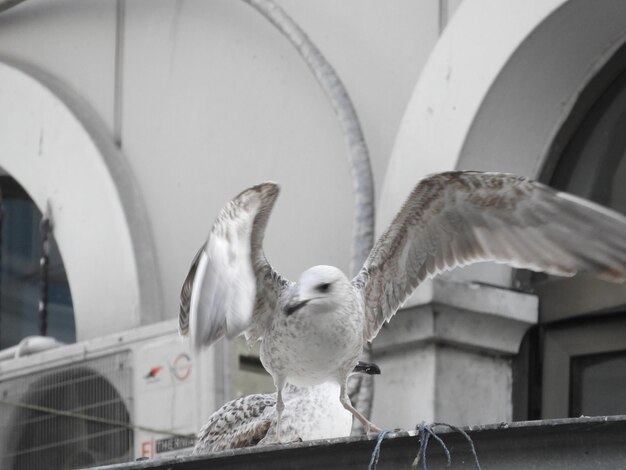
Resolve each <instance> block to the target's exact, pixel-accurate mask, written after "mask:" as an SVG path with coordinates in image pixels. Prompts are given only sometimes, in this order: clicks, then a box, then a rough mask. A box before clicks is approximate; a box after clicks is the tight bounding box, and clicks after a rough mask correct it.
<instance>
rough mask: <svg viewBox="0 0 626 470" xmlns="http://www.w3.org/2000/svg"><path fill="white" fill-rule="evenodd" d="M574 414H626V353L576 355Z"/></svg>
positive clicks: (572, 391) (573, 366)
mask: <svg viewBox="0 0 626 470" xmlns="http://www.w3.org/2000/svg"><path fill="white" fill-rule="evenodd" d="M570 371H571V372H570V374H571V375H570V396H571V400H570V416H574V417H575V416H581V415H585V416H602V415H623V414H626V352H624V351H622V352H618V353H609V354H590V355H586V356H578V357H573V358H572V359H571V367H570Z"/></svg>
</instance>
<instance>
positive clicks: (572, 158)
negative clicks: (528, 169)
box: [518, 46, 626, 418]
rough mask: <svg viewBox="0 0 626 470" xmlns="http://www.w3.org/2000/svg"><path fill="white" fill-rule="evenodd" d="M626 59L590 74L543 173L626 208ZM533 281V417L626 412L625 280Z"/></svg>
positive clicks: (624, 50)
mask: <svg viewBox="0 0 626 470" xmlns="http://www.w3.org/2000/svg"><path fill="white" fill-rule="evenodd" d="M625 59H626V46H622V47H621V48H620V49H619V50H617V51H616V52H615V54H614V55H613V56H612V57H611V58H610V59H609V60H608V61H607V62H606V64H605V65H604V66H603V67H602V69H601V70H600V71H599V72H598V73H597V74H596V76H594V77H593V79H592V80H590V81H589V83H588V84H587V86H586V87H585V89H584V90H583V91H582V93H581V94H580V97H579V99H578V100H577V102H576V104H575V105H574V106H573V108H572V111H571V113H570V114H569V116H568V118H567V119H566V120H565V122H564V123H563V126H562V127H561V129H560V131H559V132H558V133H557V135H556V137H555V139H554V142H553V144H552V146H551V148H550V151H549V152H548V156H547V158H546V160H545V164H544V168H543V169H542V172H541V175H540V177H541V179H542V180H543V181H544V182H546V183H548V184H550V185H551V186H553V187H556V188H558V189H560V190H563V191H567V192H569V193H573V194H576V195H579V196H582V197H584V198H587V199H590V200H592V201H595V202H597V203H599V204H601V205H604V206H606V207H609V208H611V209H614V210H616V211H619V212H621V213H624V214H626V133H625V132H624V129H625V128H626V66H625V65H624V64H625V63H626V62H625ZM624 235H625V236H626V234H624ZM523 275H524V274H523V273H521V274H520V275H518V276H523ZM527 288H528V289H529V290H530V291H531V292H534V293H535V294H536V295H538V297H539V300H540V301H539V305H540V312H539V313H540V315H539V322H540V324H539V326H538V327H537V328H536V329H535V331H534V332H532V333H531V334H530V337H531V338H533V339H531V340H530V341H532V342H533V343H534V344H533V346H532V347H533V348H534V349H535V353H534V357H536V361H535V363H534V364H533V367H532V368H531V374H534V382H535V385H534V389H535V391H534V393H531V409H535V410H536V413H537V415H536V416H531V417H543V418H551V417H567V416H569V417H577V416H580V415H586V416H597V415H617V414H625V413H626V337H625V336H624V334H623V332H624V331H625V330H626V287H625V286H623V285H614V284H611V283H607V282H602V281H599V280H597V279H594V278H591V277H587V276H577V277H575V278H573V279H563V278H556V277H552V276H547V275H545V274H532V275H530V276H528V279H527ZM532 383H533V380H532V377H531V384H532ZM533 401H534V403H532V402H533Z"/></svg>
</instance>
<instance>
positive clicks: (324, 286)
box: [315, 282, 330, 292]
mask: <svg viewBox="0 0 626 470" xmlns="http://www.w3.org/2000/svg"><path fill="white" fill-rule="evenodd" d="M315 289H316V290H317V291H318V292H328V289H330V283H329V282H325V283H324V284H319V285H318V286H317V287H315Z"/></svg>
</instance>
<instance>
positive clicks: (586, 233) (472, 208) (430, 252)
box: [179, 171, 626, 440]
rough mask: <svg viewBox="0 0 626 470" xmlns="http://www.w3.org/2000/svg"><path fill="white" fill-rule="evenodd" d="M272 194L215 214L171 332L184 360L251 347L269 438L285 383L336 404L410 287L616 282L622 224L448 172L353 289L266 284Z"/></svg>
mask: <svg viewBox="0 0 626 470" xmlns="http://www.w3.org/2000/svg"><path fill="white" fill-rule="evenodd" d="M278 193H279V186H278V185H277V184H276V183H273V182H266V183H262V184H259V185H257V186H253V187H251V188H249V189H246V190H245V191H243V192H242V193H240V194H239V195H238V196H236V197H235V198H234V199H233V200H232V201H230V202H229V203H228V204H227V205H226V206H225V207H224V208H223V209H222V210H221V212H220V213H219V215H218V216H217V219H216V221H215V223H214V225H213V228H212V229H211V232H210V234H209V237H208V240H207V241H206V243H205V244H204V245H203V246H202V247H201V248H200V250H199V251H198V253H197V254H196V256H195V258H194V260H193V262H192V265H191V269H190V271H189V274H188V276H187V278H186V280H185V282H184V284H183V287H182V291H181V306H180V314H179V330H180V333H181V334H183V335H189V336H191V341H192V344H193V345H194V348H195V349H199V348H201V347H205V346H208V345H210V344H212V343H213V342H215V341H216V340H217V339H219V338H221V337H222V336H224V335H225V336H226V337H227V338H229V339H231V338H234V337H236V336H238V335H239V334H244V335H245V337H246V339H247V340H248V342H256V341H258V340H261V355H260V356H261V362H262V363H263V366H264V367H265V368H266V370H267V371H268V372H269V373H270V374H271V375H272V378H273V379H274V384H275V385H276V390H277V397H276V410H277V423H278V424H277V426H278V429H277V436H278V439H279V440H280V420H281V416H282V412H283V410H284V406H285V405H284V399H283V389H284V387H285V384H286V383H287V382H289V383H291V384H293V385H295V386H298V387H302V386H310V385H316V384H320V383H324V382H328V381H331V382H335V383H338V384H339V401H340V403H341V405H342V406H343V407H344V408H346V409H347V410H348V411H350V412H351V413H352V414H353V415H354V417H355V418H356V419H358V420H359V421H360V422H361V423H363V425H364V427H365V429H366V431H368V432H379V431H380V428H378V427H377V426H375V425H374V424H373V423H371V422H369V421H368V420H367V419H366V417H365V416H363V415H362V414H361V413H360V412H359V411H358V410H356V409H355V408H354V407H353V406H352V404H351V403H350V400H349V398H348V395H347V392H346V381H347V378H348V375H349V374H350V372H351V371H352V369H353V368H354V366H355V364H356V363H357V361H358V358H359V356H360V354H361V352H362V350H363V346H364V344H365V342H367V341H372V340H373V339H374V338H375V337H376V335H377V334H378V332H379V330H380V329H381V327H382V325H383V324H384V323H385V322H388V321H389V320H390V319H391V317H393V315H394V314H395V313H396V311H397V310H398V309H399V308H400V307H401V306H402V304H403V303H404V302H405V301H406V299H407V298H408V297H409V296H410V295H411V293H412V292H413V291H414V290H415V288H416V287H417V286H418V284H420V283H421V282H422V281H424V280H426V279H429V278H432V277H434V276H436V275H437V274H439V273H441V272H444V271H447V270H450V269H453V268H456V267H459V266H465V265H468V264H472V263H475V262H479V261H493V262H497V263H505V264H507V265H509V266H512V267H514V268H524V269H530V270H533V271H543V272H546V273H548V274H552V275H559V276H573V275H574V274H576V273H578V272H589V273H593V274H594V275H596V276H598V277H600V278H602V279H607V280H610V281H615V282H623V281H624V279H625V276H626V218H625V217H623V216H622V215H619V214H617V213H616V212H614V211H612V210H609V209H607V208H604V207H602V206H600V205H597V204H594V203H592V202H589V201H587V200H584V199H581V198H579V197H576V196H573V195H570V194H566V193H563V192H559V191H556V190H554V189H552V188H550V187H548V186H546V185H544V184H541V183H538V182H535V181H532V180H530V179H527V178H524V177H519V176H515V175H510V174H504V173H482V172H473V171H450V172H445V173H439V174H434V175H431V176H428V177H426V178H424V179H423V180H421V181H420V182H419V183H418V184H417V185H416V186H415V188H414V189H413V191H412V192H411V193H410V195H409V197H408V198H407V200H406V201H405V203H404V205H403V206H402V208H401V209H400V211H399V212H398V214H397V215H396V216H395V218H394V219H393V221H392V222H391V224H390V225H389V226H388V227H387V229H386V230H385V231H384V233H383V234H382V235H381V236H380V238H379V239H378V240H377V242H376V244H375V245H374V247H373V248H372V251H371V252H370V254H369V256H368V258H367V260H366V261H365V264H364V265H363V267H362V269H361V270H360V272H359V273H358V274H357V276H356V277H354V279H349V278H348V277H347V276H346V275H345V274H344V273H343V272H342V271H341V270H339V269H338V268H336V267H332V266H314V267H312V268H310V269H308V270H306V271H304V272H303V273H302V274H301V275H300V278H299V279H298V281H297V282H292V281H289V280H287V279H285V278H284V277H283V276H281V275H280V274H279V273H278V272H276V271H275V270H274V269H273V268H272V266H271V265H270V264H269V262H268V261H267V259H266V257H265V255H264V253H263V237H264V233H265V228H266V226H267V223H268V218H269V215H270V212H271V210H272V208H273V206H274V203H275V201H276V198H277V197H278Z"/></svg>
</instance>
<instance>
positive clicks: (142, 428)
mask: <svg viewBox="0 0 626 470" xmlns="http://www.w3.org/2000/svg"><path fill="white" fill-rule="evenodd" d="M0 404H2V405H9V406H15V407H17V408H24V409H26V410H33V411H39V412H41V413H47V414H50V415H54V416H65V417H67V418H74V419H82V420H84V421H91V422H93V423H100V424H108V425H110V426H118V427H122V428H126V429H130V430H133V431H135V430H137V431H145V432H149V433H153V434H164V435H167V436H172V437H181V438H189V437H191V435H190V434H181V433H177V432H173V431H169V430H163V429H157V428H150V427H147V426H140V425H137V424H131V423H125V422H124V421H116V420H113V419H106V418H100V417H98V416H90V415H86V414H83V413H76V412H73V411H65V410H57V409H55V408H49V407H47V406H40V405H32V404H30V403H19V402H15V401H11V400H4V399H0ZM194 437H195V436H194Z"/></svg>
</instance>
